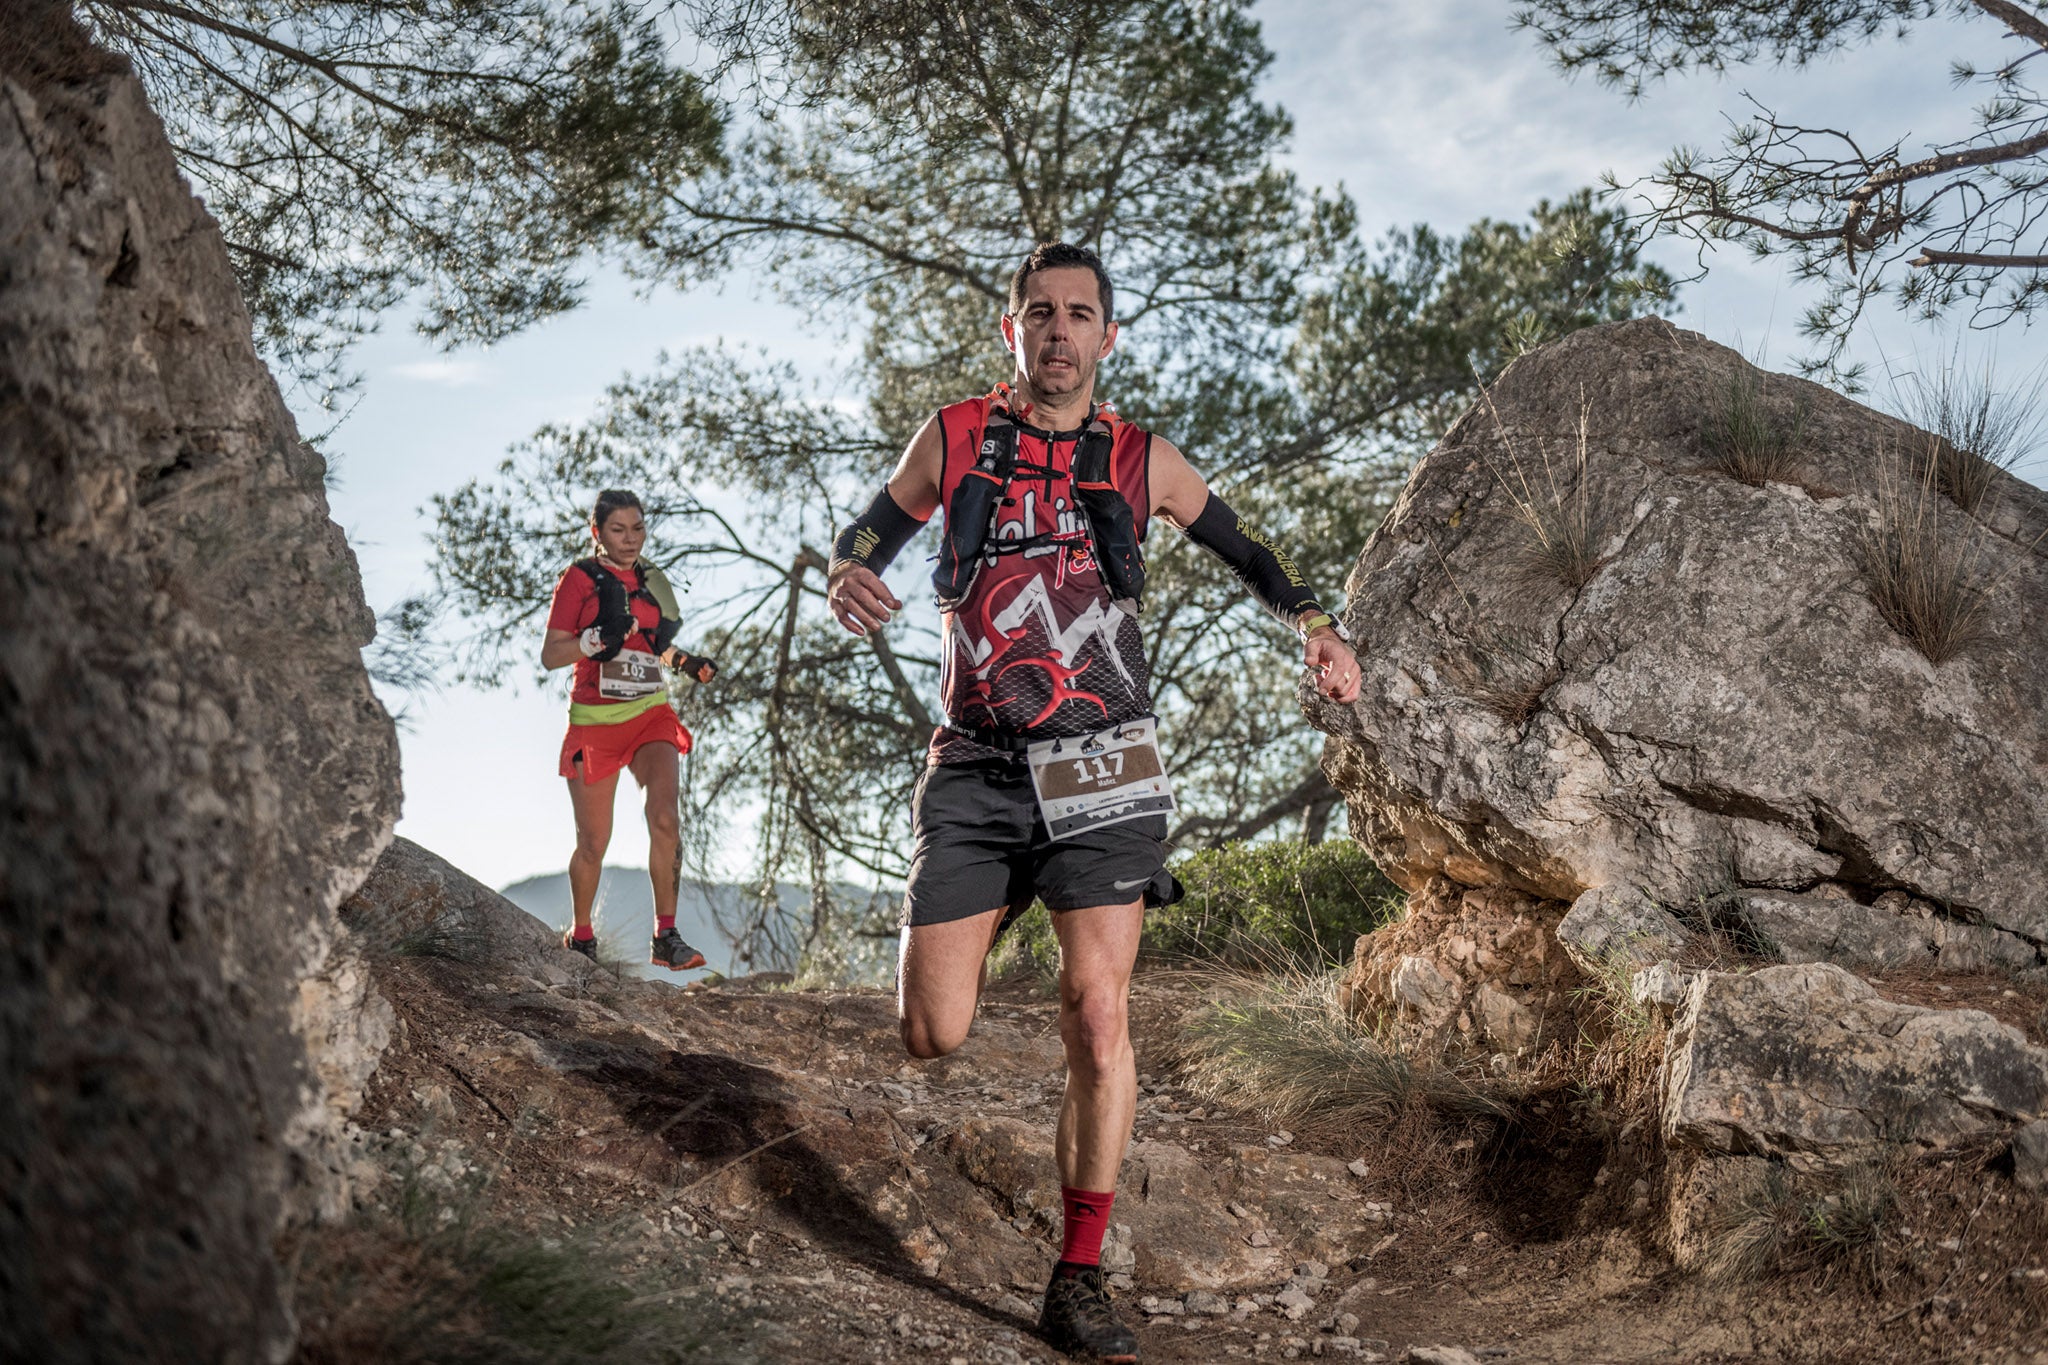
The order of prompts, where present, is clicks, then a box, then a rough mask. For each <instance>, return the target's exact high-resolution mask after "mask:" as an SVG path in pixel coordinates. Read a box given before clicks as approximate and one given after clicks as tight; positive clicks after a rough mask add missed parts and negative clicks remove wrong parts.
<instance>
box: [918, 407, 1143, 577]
mask: <svg viewBox="0 0 2048 1365" xmlns="http://www.w3.org/2000/svg"><path fill="white" fill-rule="evenodd" d="M999 392H1000V391H999ZM1048 435H1049V433H1048ZM1050 445H1051V442H1050V440H1048V442H1047V446H1048V454H1050ZM1115 449H1116V434H1115V432H1114V430H1113V429H1112V428H1111V426H1110V424H1109V419H1108V418H1107V417H1106V416H1105V415H1104V410H1103V407H1102V405H1101V404H1097V405H1096V406H1095V407H1094V408H1092V409H1091V410H1090V412H1089V414H1088V421H1087V424H1086V425H1085V426H1084V427H1083V428H1082V431H1081V434H1080V436H1079V437H1078V438H1077V439H1076V442H1075V446H1074V456H1073V466H1072V469H1073V478H1072V482H1073V488H1074V501H1075V503H1076V504H1078V505H1079V507H1080V509H1081V512H1082V516H1083V518H1084V519H1085V520H1086V522H1087V524H1088V539H1089V542H1090V546H1091V548H1092V550H1093V553H1094V556H1095V563H1096V566H1097V568H1098V569H1100V571H1101V573H1102V582H1103V586H1105V587H1106V588H1108V589H1109V595H1110V599H1111V600H1112V601H1114V602H1115V603H1116V605H1118V606H1119V607H1122V608H1123V609H1124V610H1125V611H1128V612H1130V613H1131V614H1132V615H1136V614H1137V612H1138V610H1139V608H1140V607H1141V606H1142V605H1143V602H1144V596H1145V558H1144V555H1143V554H1142V553H1141V552H1140V551H1139V548H1138V528H1137V518H1136V516H1135V515H1134V514H1133V512H1132V511H1131V504H1130V502H1129V500H1127V499H1126V498H1125V497H1124V495H1123V493H1122V491H1121V490H1119V489H1118V488H1117V486H1116V484H1115V482H1114V479H1113V473H1112V469H1113V465H1112V461H1111V458H1110V457H1111V455H1112V454H1113V453H1114V452H1115ZM1025 472H1026V473H1027V474H1036V475H1043V476H1048V477H1049V476H1050V475H1051V474H1053V473H1054V472H1055V471H1053V470H1050V469H1044V470H1041V469H1038V468H1036V467H1032V466H1027V467H1026V470H1025ZM1016 475H1017V424H1016V423H1015V422H1014V421H1013V420H1011V416H1010V412H1009V409H1008V407H1007V406H1005V405H1003V404H1001V403H1000V402H997V401H993V400H992V401H991V402H990V403H989V405H988V416H987V418H986V420H985V423H984V425H983V427H982V434H981V448H980V452H979V453H978V454H977V455H976V457H975V461H974V466H973V467H972V468H971V469H969V470H968V471H967V472H966V473H965V474H963V475H962V476H961V478H960V482H959V483H958V484H957V485H956V486H955V487H954V489H953V496H952V498H951V499H949V500H948V501H947V503H946V534H945V536H944V537H943V538H942V539H941V541H940V543H939V560H938V566H937V567H936V568H934V569H933V570H932V587H933V588H934V589H935V590H936V591H937V593H938V599H939V609H940V610H941V611H954V610H957V609H958V608H959V606H960V604H961V603H962V602H964V601H966V600H967V593H968V590H969V589H971V588H972V587H973V586H974V580H975V577H976V576H977V575H978V574H979V573H980V572H981V566H982V556H983V555H984V554H986V553H988V552H989V551H991V550H993V551H994V552H995V553H996V554H1022V553H1023V552H1024V551H1025V550H1028V549H1033V548H1036V547H1037V546H1039V545H1041V544H1044V543H1045V542H1046V541H1048V540H1050V539H1052V536H1051V535H1050V534H1049V533H1039V534H1034V535H1026V536H1024V537H1022V538H1021V539H1017V540H1002V539H999V538H997V537H996V536H995V534H994V531H995V520H996V511H997V509H998V508H1000V507H1001V506H1002V505H1003V500H1004V499H1005V498H1007V497H1009V496H1010V483H1011V481H1012V480H1013V479H1014V478H1015V477H1016Z"/></svg>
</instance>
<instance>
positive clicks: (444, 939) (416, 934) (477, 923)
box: [341, 838, 599, 979]
mask: <svg viewBox="0 0 2048 1365" xmlns="http://www.w3.org/2000/svg"><path fill="white" fill-rule="evenodd" d="M341 917H342V920H343V922H344V923H346V924H347V925H348V926H349V928H350V929H352V930H354V931H355V932H356V934H357V935H359V936H360V937H362V938H364V939H366V940H369V941H372V942H376V943H380V944H383V945H385V946H386V948H387V949H390V948H396V947H405V948H409V949H410V950H412V951H415V952H423V953H424V954H425V955H427V956H445V957H451V958H456V959H461V958H464V957H469V958H476V959H487V960H488V961H489V962H490V964H491V966H492V968H493V970H494V971H497V972H502V973H505V974H508V975H511V974H524V975H527V976H534V977H541V978H543V979H545V976H546V973H547V972H548V971H550V970H557V971H567V972H570V973H575V974H579V975H580V974H582V973H588V972H592V971H596V970H599V969H598V968H597V967H596V966H594V965H593V964H592V963H591V962H590V960H589V959H588V958H585V957H583V956H581V955H580V954H577V953H565V952H563V951H562V946H561V943H560V941H559V939H558V938H557V936H556V934H555V932H554V931H553V930H551V929H549V928H548V926H546V925H545V924H542V923H541V922H540V921H539V920H538V919H535V918H534V917H533V916H532V915H530V914H528V913H527V912H526V911H524V910H522V909H520V908H519V907H518V906H516V905H514V904H513V903H512V902H511V901H508V900H506V899H505V898H504V897H503V896H501V895H499V894H498V893H497V892H496V891H493V890H492V889H491V888H490V887H488V886H485V885H484V884H483V883H482V882H480V881H478V880H477V879H476V878H474V877H472V876H470V875H469V874H468V873H467V872H464V871H463V870H462V869H461V868H458V867H456V866H455V865H454V864H453V863H450V862H448V861H447V860H446V859H444V858H442V857H440V856H439V855H437V854H435V853H433V852H431V851H429V850H427V849H424V848H421V847H420V846H419V845H418V844H416V843H414V842H413V841H412V840H410V839H406V838H394V839H393V840H392V841H391V846H390V847H389V848H387V849H385V850H384V855H383V856H382V857H380V858H379V859H378V860H377V865H376V867H374V868H372V869H371V871H370V875H369V877H368V878H367V879H365V881H364V882H363V884H362V886H361V887H360V888H358V890H357V891H356V893H355V894H354V895H353V896H351V897H349V899H348V900H346V901H344V902H342V906H341Z"/></svg>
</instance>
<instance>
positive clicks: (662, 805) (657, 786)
mask: <svg viewBox="0 0 2048 1365" xmlns="http://www.w3.org/2000/svg"><path fill="white" fill-rule="evenodd" d="M630 766H631V767H632V769H633V776H634V777H635V778H637V779H639V782H640V785H641V786H642V787H643V788H645V789H646V791H647V880H648V881H649V882H651V883H653V885H654V913H655V916H656V918H657V919H668V918H672V917H673V916H674V915H675V913H676V874H677V872H678V871H679V869H680V867H681V864H680V862H679V861H678V860H677V858H676V854H677V852H678V851H679V850H680V849H681V847H682V839H683V822H682V814H681V812H680V810H679V808H678V807H677V804H676V801H677V795H676V782H677V777H676V773H677V767H676V751H675V746H674V745H671V744H643V745H641V746H640V748H639V750H638V751H637V752H635V753H634V755H633V762H632V764H631V765H630Z"/></svg>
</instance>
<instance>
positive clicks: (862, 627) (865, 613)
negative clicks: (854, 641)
mask: <svg viewBox="0 0 2048 1365" xmlns="http://www.w3.org/2000/svg"><path fill="white" fill-rule="evenodd" d="M825 605H826V606H828V607H830V608H831V610H832V615H833V616H834V617H835V618H837V620H838V621H839V624H840V625H842V626H845V627H846V628H847V629H848V630H850V631H852V632H853V633H854V634H855V635H865V634H867V633H868V632H869V631H871V630H880V629H881V628H882V627H883V626H885V625H887V624H888V623H889V618H890V616H891V614H893V613H895V612H899V611H901V610H903V604H902V603H901V602H899V601H897V600H896V597H895V595H894V594H893V593H891V592H890V591H889V585H888V584H886V583H884V582H883V581H882V580H881V579H880V578H879V577H877V576H876V574H875V571H874V570H872V569H868V568H864V567H862V566H861V565H859V564H852V563H847V562H843V561H842V562H841V563H839V564H837V565H835V566H834V567H833V570H832V581H831V582H830V583H829V584H827V585H826V588H825Z"/></svg>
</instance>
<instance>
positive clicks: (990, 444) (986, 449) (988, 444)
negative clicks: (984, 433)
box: [981, 436, 996, 459]
mask: <svg viewBox="0 0 2048 1365" xmlns="http://www.w3.org/2000/svg"><path fill="white" fill-rule="evenodd" d="M995 453H996V438H995V437H993V436H991V437H989V438H988V439H987V440H986V441H983V442H982V443H981V456H982V458H983V459H987V458H988V457H989V456H991V455H993V454H995Z"/></svg>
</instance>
